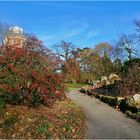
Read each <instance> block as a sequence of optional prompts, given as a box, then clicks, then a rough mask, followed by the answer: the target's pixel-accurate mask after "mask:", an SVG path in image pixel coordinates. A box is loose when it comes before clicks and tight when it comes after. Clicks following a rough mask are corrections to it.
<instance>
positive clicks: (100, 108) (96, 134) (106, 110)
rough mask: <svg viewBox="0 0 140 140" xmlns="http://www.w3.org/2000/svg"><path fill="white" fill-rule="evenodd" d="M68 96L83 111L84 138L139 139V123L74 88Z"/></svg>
mask: <svg viewBox="0 0 140 140" xmlns="http://www.w3.org/2000/svg"><path fill="white" fill-rule="evenodd" d="M68 96H69V97H70V98H71V99H72V100H73V101H74V102H76V103H77V104H78V105H79V106H81V107H82V108H83V111H84V112H85V115H86V123H87V131H86V135H85V138H86V139H140V123H138V122H136V121H135V120H132V119H129V118H126V116H125V114H123V113H121V112H119V111H117V110H115V109H114V108H112V107H110V106H108V105H107V104H105V103H102V102H100V101H99V100H97V99H95V98H93V97H89V96H88V95H85V94H82V93H80V92H78V91H76V90H75V91H71V92H70V93H69V94H68Z"/></svg>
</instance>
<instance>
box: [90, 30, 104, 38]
mask: <svg viewBox="0 0 140 140" xmlns="http://www.w3.org/2000/svg"><path fill="white" fill-rule="evenodd" d="M100 34H101V33H100V32H99V31H95V30H91V31H89V32H88V33H87V38H94V37H98V36H99V35H100Z"/></svg>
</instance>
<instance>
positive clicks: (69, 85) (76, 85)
mask: <svg viewBox="0 0 140 140" xmlns="http://www.w3.org/2000/svg"><path fill="white" fill-rule="evenodd" d="M66 85H67V90H68V91H71V90H75V89H79V88H81V87H85V86H89V85H88V84H83V83H67V84H66Z"/></svg>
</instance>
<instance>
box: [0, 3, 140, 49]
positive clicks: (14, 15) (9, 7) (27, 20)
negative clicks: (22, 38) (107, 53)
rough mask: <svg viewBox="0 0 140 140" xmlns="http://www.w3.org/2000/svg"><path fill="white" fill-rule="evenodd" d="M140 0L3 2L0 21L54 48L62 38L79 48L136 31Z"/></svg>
mask: <svg viewBox="0 0 140 140" xmlns="http://www.w3.org/2000/svg"><path fill="white" fill-rule="evenodd" d="M135 19H140V2H139V1H137V2H113V1H112V2H111V1H110V2H94V1H93V2H72V1H71V2H33V1H30V2H27V1H24V2H0V21H1V22H6V23H8V24H12V25H18V26H20V27H22V28H23V30H24V31H26V32H28V33H33V34H35V35H37V36H38V38H39V39H41V40H43V41H44V43H45V44H46V46H48V47H51V46H53V45H54V44H57V43H59V42H60V40H65V41H72V42H73V43H74V44H75V45H77V46H80V47H92V46H94V45H95V44H98V43H99V42H102V41H109V42H111V43H112V42H114V41H115V40H116V39H117V36H118V35H119V34H121V33H126V34H129V33H132V32H134V31H135V26H134V20H135Z"/></svg>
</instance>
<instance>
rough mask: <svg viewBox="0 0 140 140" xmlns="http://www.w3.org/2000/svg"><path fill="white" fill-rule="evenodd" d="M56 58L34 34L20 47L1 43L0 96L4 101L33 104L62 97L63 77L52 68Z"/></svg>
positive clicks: (56, 62)
mask: <svg viewBox="0 0 140 140" xmlns="http://www.w3.org/2000/svg"><path fill="white" fill-rule="evenodd" d="M58 62H59V61H58V60H57V59H56V58H55V56H53V55H51V52H50V51H49V50H48V49H46V48H45V47H44V46H43V44H42V42H40V41H38V40H37V39H36V38H35V37H29V38H28V39H27V41H26V42H25V43H24V44H23V46H22V48H18V47H15V46H3V47H1V50H0V96H1V97H2V98H3V99H4V100H5V102H7V103H12V104H25V105H34V106H37V105H39V104H45V105H52V103H53V102H54V101H55V100H57V99H62V98H64V97H65V93H64V81H63V78H62V77H61V75H60V74H58V73H56V72H55V69H56V67H57V64H58Z"/></svg>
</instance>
